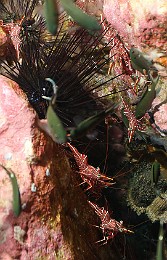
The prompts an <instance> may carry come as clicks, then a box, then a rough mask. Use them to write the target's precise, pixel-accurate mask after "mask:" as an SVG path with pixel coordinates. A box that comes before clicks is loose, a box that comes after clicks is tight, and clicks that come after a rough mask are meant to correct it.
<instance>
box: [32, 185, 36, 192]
mask: <svg viewBox="0 0 167 260" xmlns="http://www.w3.org/2000/svg"><path fill="white" fill-rule="evenodd" d="M31 191H32V192H36V191H37V187H36V186H35V183H32V184H31Z"/></svg>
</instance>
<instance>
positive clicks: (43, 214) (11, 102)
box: [0, 76, 119, 260]
mask: <svg viewBox="0 0 167 260" xmlns="http://www.w3.org/2000/svg"><path fill="white" fill-rule="evenodd" d="M0 85H1V92H0V100H1V101H0V145H1V151H0V163H1V164H3V165H4V166H5V167H6V168H8V169H11V170H12V171H13V172H14V173H15V175H16V178H17V181H18V185H19V189H20V195H21V204H22V212H21V214H20V215H19V216H18V217H16V216H14V214H13V208H12V201H13V197H12V185H11V182H10V179H9V177H8V175H7V174H6V172H5V171H4V170H3V169H0V230H1V233H0V259H22V260H29V259H34V260H35V259H51V260H52V259H65V260H67V259H119V256H117V254H114V252H113V250H114V249H110V248H109V247H108V246H105V247H99V246H97V245H96V244H95V242H96V241H98V240H100V239H101V238H102V237H101V236H100V231H99V230H98V229H97V228H95V227H93V226H92V224H93V225H99V224H100V223H99V220H98V217H97V216H96V215H95V213H94V212H93V210H92V209H91V208H90V206H89V204H88V202H87V198H86V196H85V194H84V192H83V191H82V189H81V188H80V186H79V183H80V182H81V180H80V178H79V176H78V175H77V173H76V172H73V171H72V170H71V167H70V163H69V159H68V158H67V152H66V151H65V150H64V148H63V147H60V146H58V145H56V144H55V143H53V141H52V140H51V139H50V137H48V136H45V135H44V133H42V132H41V131H40V129H38V127H37V126H36V121H37V120H36V114H35V112H34V111H33V109H32V108H31V107H29V105H28V103H27V101H26V100H25V96H24V95H23V94H22V92H20V91H19V88H18V86H17V85H16V84H15V83H14V82H12V81H10V80H9V79H6V78H5V77H3V76H1V77H0ZM18 94H19V95H18Z"/></svg>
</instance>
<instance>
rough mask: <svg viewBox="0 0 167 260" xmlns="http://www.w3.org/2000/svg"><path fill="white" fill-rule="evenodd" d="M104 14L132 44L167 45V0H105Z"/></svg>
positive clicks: (163, 47) (164, 47)
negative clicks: (166, 32) (166, 31)
mask: <svg viewBox="0 0 167 260" xmlns="http://www.w3.org/2000/svg"><path fill="white" fill-rule="evenodd" d="M103 11H104V14H105V16H106V18H107V20H108V22H110V23H111V25H112V26H113V27H114V29H116V30H117V32H118V33H119V34H120V35H121V36H122V37H124V39H126V41H127V42H129V43H130V44H131V45H137V46H138V47H139V46H140V45H141V44H143V45H144V44H146V45H149V46H150V45H152V46H153V47H160V48H162V49H163V50H165V49H166V47H167V45H166V44H167V41H166V34H165V30H166V29H165V28H166V24H167V20H166V13H167V3H166V1H165V0H157V1H155V0H152V1H145V2H143V1H140V0H138V1H134V0H130V1H127V0H116V1H114V0H105V1H104V5H103Z"/></svg>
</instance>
